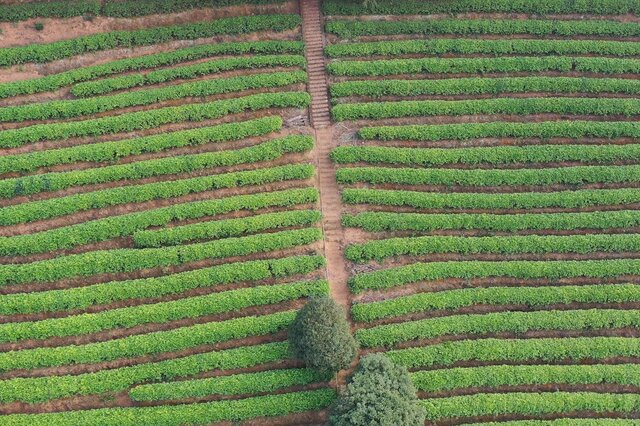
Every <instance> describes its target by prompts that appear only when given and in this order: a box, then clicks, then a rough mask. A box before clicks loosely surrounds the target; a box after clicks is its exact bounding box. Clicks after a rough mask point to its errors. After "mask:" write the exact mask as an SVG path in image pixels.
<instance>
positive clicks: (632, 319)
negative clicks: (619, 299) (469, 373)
mask: <svg viewBox="0 0 640 426" xmlns="http://www.w3.org/2000/svg"><path fill="white" fill-rule="evenodd" d="M625 327H630V328H634V329H635V328H638V327H640V311H638V310H631V309H629V310H626V309H584V310H566V311H533V312H495V313H489V314H469V315H451V316H446V317H437V318H428V319H424V320H417V321H408V322H403V323H398V324H387V325H380V326H377V327H372V328H366V329H359V330H358V331H356V338H357V339H358V340H359V341H360V344H361V345H362V346H363V347H366V348H373V347H378V346H385V347H391V346H393V345H396V344H398V343H400V342H406V341H410V340H418V339H434V338H437V337H442V336H456V335H483V334H489V333H502V332H506V333H514V334H522V333H526V332H527V331H537V330H601V329H611V328H625Z"/></svg>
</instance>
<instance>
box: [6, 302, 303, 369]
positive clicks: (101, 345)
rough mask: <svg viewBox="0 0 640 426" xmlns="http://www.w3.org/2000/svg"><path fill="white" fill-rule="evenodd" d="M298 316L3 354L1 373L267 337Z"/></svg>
mask: <svg viewBox="0 0 640 426" xmlns="http://www.w3.org/2000/svg"><path fill="white" fill-rule="evenodd" d="M294 317H295V311H284V312H277V313H273V314H268V315H261V316H250V317H240V318H234V319H230V320H226V321H219V322H208V323H203V324H196V325H191V326H186V327H180V328H174V329H171V330H166V331H156V332H152V333H146V334H136V335H133V336H127V337H122V338H119V339H113V340H108V341H105V342H97V343H87V344H84V345H71V346H56V347H43V348H35V349H23V350H20V351H10V352H3V353H0V359H2V363H0V370H2V371H11V370H18V369H34V368H39V367H47V366H50V367H51V366H61V365H69V364H86V363H97V362H102V361H110V360H116V359H121V358H132V357H137V356H142V355H150V354H157V353H161V352H172V351H178V350H182V349H187V348H191V347H194V346H198V345H203V344H208V345H211V344H215V343H218V342H223V341H227V340H233V339H240V338H243V337H248V336H258V335H267V334H272V333H275V332H277V331H279V330H284V329H286V328H287V327H288V326H289V325H290V324H291V322H292V321H293V319H294Z"/></svg>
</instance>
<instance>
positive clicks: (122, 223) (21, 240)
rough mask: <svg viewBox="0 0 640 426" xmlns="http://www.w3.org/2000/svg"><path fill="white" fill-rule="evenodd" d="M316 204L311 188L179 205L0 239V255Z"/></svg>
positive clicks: (50, 248) (74, 245)
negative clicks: (210, 218) (233, 214)
mask: <svg viewBox="0 0 640 426" xmlns="http://www.w3.org/2000/svg"><path fill="white" fill-rule="evenodd" d="M317 200H318V191H317V190H316V189H315V188H302V189H289V190H284V191H273V192H267V193H256V194H248V195H236V196H232V197H225V198H218V199H215V200H203V201H193V202H189V203H179V204H174V205H171V206H168V207H160V208H156V209H151V210H145V211H142V212H132V213H126V214H123V215H119V216H111V217H105V218H101V219H94V220H89V221H86V222H82V223H78V224H75V225H67V226H61V227H58V228H54V229H48V230H45V231H40V232H34V233H32V234H24V235H15V236H13V237H0V255H2V256H25V255H28V254H34V253H44V252H50V251H55V250H61V249H70V248H73V247H77V246H79V245H82V244H88V243H95V242H100V241H106V240H109V239H112V238H117V237H125V236H129V235H133V234H135V233H136V232H138V231H140V230H143V229H145V228H148V227H151V226H166V225H168V224H169V223H170V222H172V221H180V220H187V219H198V218H201V217H205V216H216V215H220V214H225V213H230V212H237V211H242V210H245V211H257V210H260V209H264V208H269V207H276V208H278V207H280V208H281V207H291V206H295V205H304V204H310V203H315V202H316V201H317ZM212 227H215V225H212ZM155 235H158V234H155ZM141 238H142V239H146V240H148V238H150V237H145V236H144V235H143V236H142V237H141Z"/></svg>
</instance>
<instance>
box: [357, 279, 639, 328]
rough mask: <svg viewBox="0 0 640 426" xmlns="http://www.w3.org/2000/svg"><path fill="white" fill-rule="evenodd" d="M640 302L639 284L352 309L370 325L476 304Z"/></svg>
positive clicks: (441, 296)
mask: <svg viewBox="0 0 640 426" xmlns="http://www.w3.org/2000/svg"><path fill="white" fill-rule="evenodd" d="M639 300H640V286H638V285H635V284H596V285H582V286H550V287H489V288H471V289H469V288H465V289H458V290H446V291H437V292H427V293H419V294H413V295H410V296H402V297H398V298H395V299H389V300H384V301H380V302H371V303H357V304H355V305H353V307H352V308H351V314H352V315H353V318H354V319H355V320H356V321H362V322H370V321H375V320H378V319H382V318H391V317H399V316H402V315H407V314H410V313H415V312H426V311H431V310H455V309H460V308H463V307H467V306H474V305H483V304H487V305H522V306H527V307H530V308H540V307H543V306H549V305H555V304H570V303H629V302H637V301H639Z"/></svg>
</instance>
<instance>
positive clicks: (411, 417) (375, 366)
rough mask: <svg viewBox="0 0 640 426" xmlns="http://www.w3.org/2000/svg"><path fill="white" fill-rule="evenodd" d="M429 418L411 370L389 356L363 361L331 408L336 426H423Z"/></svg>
mask: <svg viewBox="0 0 640 426" xmlns="http://www.w3.org/2000/svg"><path fill="white" fill-rule="evenodd" d="M425 417H426V410H425V408H424V407H423V406H421V405H420V403H419V402H418V398H417V396H416V389H415V387H414V386H413V383H411V379H410V378H409V373H408V372H407V369H406V368H404V367H402V366H399V365H395V364H394V363H393V362H391V360H390V359H389V358H387V357H386V356H385V355H382V354H373V355H368V356H366V357H364V358H362V359H361V360H360V364H359V365H358V368H357V369H356V371H355V373H354V374H353V377H352V378H351V381H350V383H349V384H348V385H347V388H346V389H345V391H344V392H343V393H342V394H341V395H340V396H339V397H338V400H337V401H336V402H335V404H334V406H333V407H332V409H331V416H330V422H331V425H334V426H370V425H379V426H400V425H402V426H423V425H424V421H425Z"/></svg>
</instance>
